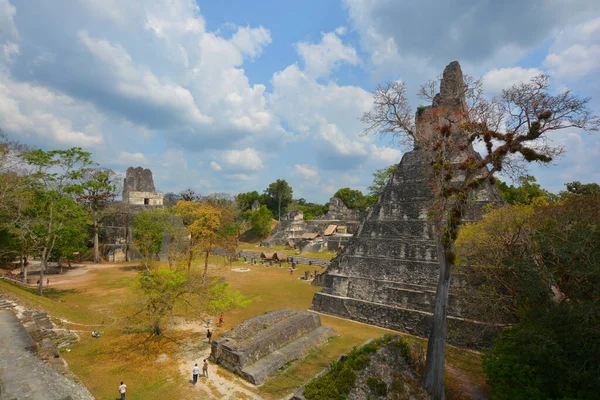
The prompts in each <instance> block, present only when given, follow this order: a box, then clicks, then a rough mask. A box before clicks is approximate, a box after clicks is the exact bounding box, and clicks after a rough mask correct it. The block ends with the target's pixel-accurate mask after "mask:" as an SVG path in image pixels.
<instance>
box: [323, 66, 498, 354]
mask: <svg viewBox="0 0 600 400" xmlns="http://www.w3.org/2000/svg"><path fill="white" fill-rule="evenodd" d="M463 88H464V81H463V76H462V71H461V69H460V65H459V64H458V62H456V61H455V62H452V63H451V64H449V65H448V66H447V67H446V69H445V70H444V74H443V78H442V81H441V84H440V93H439V94H438V95H436V96H435V98H434V100H433V104H432V105H431V106H429V107H425V108H421V107H420V109H419V111H418V112H417V117H416V123H417V135H418V137H417V138H416V139H417V140H416V142H417V143H418V141H419V140H418V139H419V137H427V136H428V135H431V134H432V133H433V132H434V131H433V130H434V129H436V128H437V127H436V123H435V122H431V121H432V120H433V119H432V118H428V116H429V115H435V111H436V108H437V107H441V106H442V105H443V106H445V107H447V108H449V109H450V111H451V112H454V111H456V112H460V111H461V110H462V109H463V107H464V106H465V104H466V103H465V99H464V94H463V93H464V89H463ZM438 126H439V125H438ZM465 142H466V141H465ZM473 153H474V151H473V149H472V148H469V149H467V150H466V153H465V154H473ZM429 162H430V157H428V155H427V154H426V153H425V151H424V150H422V149H419V148H418V146H415V149H414V150H413V151H410V152H407V153H405V154H404V156H403V157H402V161H401V162H400V164H399V166H398V168H397V169H396V170H395V171H394V173H393V176H392V178H391V179H390V181H389V183H388V185H387V187H386V188H385V190H384V191H383V193H382V194H381V196H380V197H379V200H378V201H377V203H376V204H375V205H374V206H373V207H372V208H371V210H370V211H369V213H368V214H367V216H366V217H365V219H364V220H363V221H362V222H361V225H360V227H359V228H358V230H357V232H356V233H355V235H354V236H353V237H352V239H351V240H350V243H349V244H348V245H347V246H346V248H345V249H344V251H343V252H342V253H341V254H340V255H339V256H338V257H337V258H336V259H335V260H334V261H333V263H332V264H331V265H330V266H329V268H328V269H327V272H326V275H325V277H324V279H323V280H321V282H322V283H323V286H324V287H323V289H322V291H320V292H319V293H317V294H315V296H314V298H313V303H312V307H311V308H312V310H314V311H318V312H321V313H325V314H331V315H335V316H339V317H343V318H349V319H353V320H356V321H360V322H364V323H368V324H372V325H378V326H381V327H385V328H389V329H394V330H398V331H402V332H407V333H410V334H413V335H417V336H422V337H427V335H428V332H429V328H430V323H431V315H432V312H433V304H434V298H435V288H436V285H437V281H438V276H439V265H438V260H437V255H436V246H435V237H434V232H433V227H432V226H431V225H430V223H429V222H428V220H427V213H428V206H429V204H430V201H431V199H432V194H431V190H430V186H429V182H428V176H427V167H428V166H429ZM474 200H475V201H474V205H473V211H477V210H480V209H481V207H482V206H484V205H485V204H488V203H490V202H502V198H501V196H500V194H499V193H498V191H497V189H496V188H495V187H493V186H486V187H484V188H482V189H481V190H479V191H477V192H476V196H474ZM470 215H471V217H470V218H473V217H475V216H477V215H479V213H478V212H471V213H470ZM459 281H460V279H454V278H453V282H452V284H453V286H454V287H455V286H457V285H460V282H459ZM466 317H468V310H467V309H466V308H465V307H461V306H460V304H459V302H457V301H456V299H455V298H453V296H452V290H451V293H450V300H449V309H448V318H449V322H450V327H451V329H450V331H449V340H450V341H451V342H454V343H461V340H460V339H459V336H460V335H458V334H454V333H453V331H452V326H453V323H454V324H461V325H463V326H465V327H467V328H474V329H475V330H476V331H479V330H481V331H482V332H484V331H493V329H492V330H486V329H482V326H481V324H478V323H477V322H473V321H470V322H468V321H466V320H465V318H466ZM465 324H466V325H465ZM492 335H493V333H492V332H489V335H488V334H484V335H483V336H486V337H481V340H482V341H489V339H490V337H491V336H492Z"/></svg>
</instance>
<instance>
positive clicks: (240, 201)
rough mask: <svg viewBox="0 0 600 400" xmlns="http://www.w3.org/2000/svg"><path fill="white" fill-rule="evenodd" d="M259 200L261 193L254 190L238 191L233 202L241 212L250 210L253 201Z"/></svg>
mask: <svg viewBox="0 0 600 400" xmlns="http://www.w3.org/2000/svg"><path fill="white" fill-rule="evenodd" d="M260 200H261V195H260V194H258V192H257V191H256V190H254V191H252V192H247V193H239V194H237V195H236V196H235V204H236V206H237V208H238V210H239V212H240V213H241V214H243V213H244V212H246V211H247V210H250V209H251V208H252V204H254V202H255V201H259V202H260Z"/></svg>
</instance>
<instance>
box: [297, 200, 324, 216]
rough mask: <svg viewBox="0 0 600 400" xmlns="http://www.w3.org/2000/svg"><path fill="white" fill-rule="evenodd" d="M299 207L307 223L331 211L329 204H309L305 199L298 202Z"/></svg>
mask: <svg viewBox="0 0 600 400" xmlns="http://www.w3.org/2000/svg"><path fill="white" fill-rule="evenodd" d="M297 207H298V209H299V210H300V211H302V213H303V214H304V220H305V221H311V220H313V219H315V218H317V217H318V216H321V215H323V214H325V213H327V211H328V210H329V206H328V205H327V204H317V203H307V202H306V200H304V199H299V200H298V201H297Z"/></svg>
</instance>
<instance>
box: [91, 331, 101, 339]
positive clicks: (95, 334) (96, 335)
mask: <svg viewBox="0 0 600 400" xmlns="http://www.w3.org/2000/svg"><path fill="white" fill-rule="evenodd" d="M92 337H95V338H96V339H100V334H99V333H98V332H96V331H92Z"/></svg>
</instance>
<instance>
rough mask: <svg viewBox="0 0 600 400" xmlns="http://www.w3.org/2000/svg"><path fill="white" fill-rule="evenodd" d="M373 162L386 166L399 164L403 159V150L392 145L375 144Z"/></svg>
mask: <svg viewBox="0 0 600 400" xmlns="http://www.w3.org/2000/svg"><path fill="white" fill-rule="evenodd" d="M372 154H373V162H374V163H376V164H378V165H381V164H383V165H384V166H386V167H387V166H389V165H392V164H397V163H399V162H400V160H401V159H402V152H401V151H400V150H398V149H394V148H391V147H377V146H375V145H373V151H372Z"/></svg>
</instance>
